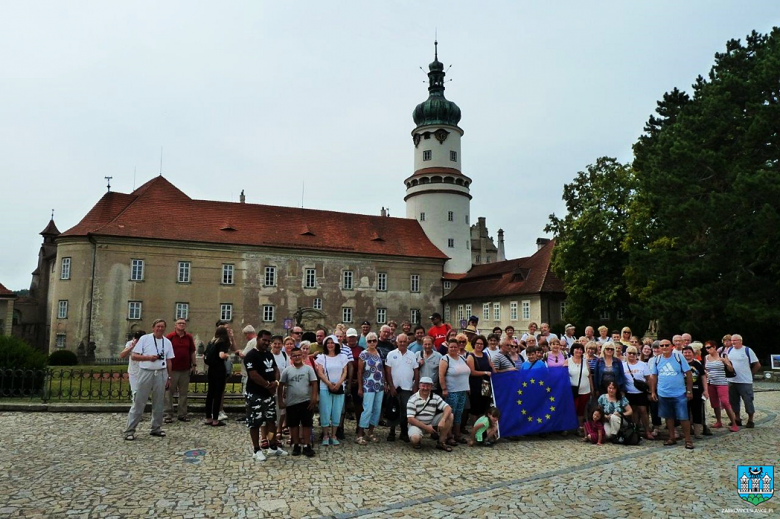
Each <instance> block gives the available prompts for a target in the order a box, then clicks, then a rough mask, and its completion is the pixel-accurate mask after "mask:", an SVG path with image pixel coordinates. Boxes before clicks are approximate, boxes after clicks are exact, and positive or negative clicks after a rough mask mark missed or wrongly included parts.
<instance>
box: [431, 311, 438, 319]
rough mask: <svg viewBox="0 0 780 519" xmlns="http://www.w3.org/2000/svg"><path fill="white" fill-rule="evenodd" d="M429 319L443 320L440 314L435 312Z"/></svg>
mask: <svg viewBox="0 0 780 519" xmlns="http://www.w3.org/2000/svg"><path fill="white" fill-rule="evenodd" d="M429 319H441V314H440V313H439V312H434V313H432V314H431V316H430V318H429Z"/></svg>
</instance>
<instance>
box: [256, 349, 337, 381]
mask: <svg viewBox="0 0 780 519" xmlns="http://www.w3.org/2000/svg"><path fill="white" fill-rule="evenodd" d="M271 355H273V356H274V360H275V361H276V366H277V367H278V368H279V373H281V372H282V371H284V368H286V367H287V366H289V365H290V359H288V358H287V353H286V352H285V351H284V349H281V350H279V354H278V355H277V354H276V353H273V352H271ZM337 380H338V379H337Z"/></svg>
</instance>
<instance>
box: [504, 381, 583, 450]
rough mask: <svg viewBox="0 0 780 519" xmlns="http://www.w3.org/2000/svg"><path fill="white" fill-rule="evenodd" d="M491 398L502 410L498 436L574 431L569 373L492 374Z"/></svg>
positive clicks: (574, 418) (574, 420)
mask: <svg viewBox="0 0 780 519" xmlns="http://www.w3.org/2000/svg"><path fill="white" fill-rule="evenodd" d="M491 378H492V382H493V397H494V399H495V402H496V407H498V409H499V410H500V411H501V419H500V420H499V422H498V427H499V433H500V435H501V436H526V435H530V434H540V433H548V432H555V431H569V430H572V429H576V428H577V425H578V424H577V413H576V411H575V410H574V398H573V397H572V393H571V385H570V382H569V370H568V369H565V368H560V367H556V368H547V367H544V368H542V369H534V370H523V371H506V372H504V373H496V374H495V375H493V377H491Z"/></svg>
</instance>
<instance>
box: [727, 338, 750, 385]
mask: <svg viewBox="0 0 780 519" xmlns="http://www.w3.org/2000/svg"><path fill="white" fill-rule="evenodd" d="M748 350H750V352H749V353H748ZM726 351H728V357H729V360H730V361H731V363H732V364H733V365H734V371H736V372H737V376H736V377H734V378H730V379H729V382H731V383H732V384H752V383H753V371H752V370H751V369H750V365H751V364H753V363H754V362H758V357H756V352H754V351H753V348H748V347H747V346H742V347H741V348H739V349H737V348H734V347H733V346H732V347H731V348H729V349H728V350H726ZM748 355H750V358H748Z"/></svg>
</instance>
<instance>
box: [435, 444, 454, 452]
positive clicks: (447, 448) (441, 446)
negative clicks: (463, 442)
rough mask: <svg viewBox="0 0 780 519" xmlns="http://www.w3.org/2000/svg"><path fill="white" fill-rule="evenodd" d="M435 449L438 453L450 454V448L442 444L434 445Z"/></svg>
mask: <svg viewBox="0 0 780 519" xmlns="http://www.w3.org/2000/svg"><path fill="white" fill-rule="evenodd" d="M436 448H437V449H439V450H440V451H444V452H452V447H450V446H449V445H447V444H444V443H442V442H439V443H437V444H436Z"/></svg>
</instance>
